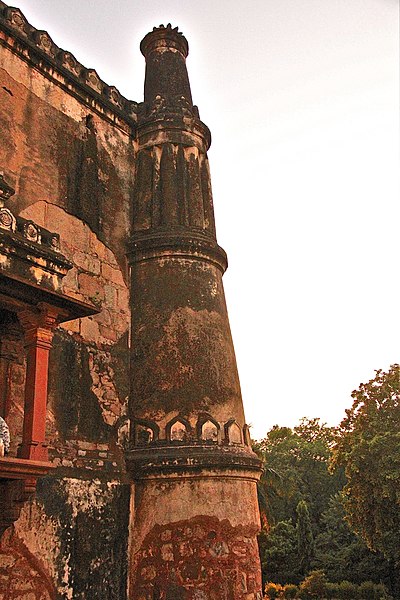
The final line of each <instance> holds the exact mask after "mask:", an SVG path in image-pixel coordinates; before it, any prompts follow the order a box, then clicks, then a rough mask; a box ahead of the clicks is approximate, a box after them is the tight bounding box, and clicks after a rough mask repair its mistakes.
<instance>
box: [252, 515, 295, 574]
mask: <svg viewBox="0 0 400 600" xmlns="http://www.w3.org/2000/svg"><path fill="white" fill-rule="evenodd" d="M260 556H261V565H262V571H263V578H264V581H271V582H274V583H281V584H284V583H296V582H298V581H300V573H299V569H298V563H299V561H298V555H297V539H296V529H295V528H294V527H293V525H292V523H291V522H290V521H280V522H279V523H277V524H276V525H273V526H272V527H271V529H270V530H269V531H268V532H266V531H265V530H264V531H263V532H262V533H261V536H260Z"/></svg>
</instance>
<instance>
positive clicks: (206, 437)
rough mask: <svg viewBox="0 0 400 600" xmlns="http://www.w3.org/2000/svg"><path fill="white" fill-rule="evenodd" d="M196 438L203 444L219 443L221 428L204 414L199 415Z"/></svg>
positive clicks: (209, 416)
mask: <svg viewBox="0 0 400 600" xmlns="http://www.w3.org/2000/svg"><path fill="white" fill-rule="evenodd" d="M196 433H197V438H198V440H200V441H201V442H205V443H214V444H220V443H221V427H220V425H219V423H218V421H216V420H215V419H214V418H213V417H212V416H211V415H209V414H208V413H204V414H202V415H200V417H199V420H198V421H197V425H196Z"/></svg>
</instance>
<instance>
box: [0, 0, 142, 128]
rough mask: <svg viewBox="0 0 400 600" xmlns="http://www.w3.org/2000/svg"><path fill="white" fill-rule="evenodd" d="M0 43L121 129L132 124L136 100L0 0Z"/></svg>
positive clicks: (131, 126) (135, 110)
mask: <svg viewBox="0 0 400 600" xmlns="http://www.w3.org/2000/svg"><path fill="white" fill-rule="evenodd" d="M0 44H1V45H3V46H5V47H7V48H9V49H10V50H11V51H12V52H14V53H15V54H17V55H18V56H19V57H20V58H21V59H22V60H24V61H26V62H28V63H29V64H30V65H31V66H32V67H33V68H35V69H37V70H38V71H40V72H41V73H42V74H43V75H44V76H45V77H47V78H48V79H50V80H51V81H52V82H53V83H55V84H56V85H59V86H60V87H62V88H63V90H64V91H65V92H67V93H68V94H71V95H73V96H75V97H77V98H78V99H79V100H80V101H81V102H83V103H85V104H86V105H87V106H89V107H90V108H92V109H93V110H95V111H97V112H98V113H100V114H101V115H102V116H103V117H104V118H106V119H108V120H109V121H112V122H113V123H114V124H115V125H117V126H119V127H120V128H121V129H127V128H128V129H133V128H134V127H135V123H136V113H137V103H136V102H134V101H132V100H128V99H127V98H125V97H124V96H122V94H121V93H120V92H119V91H118V90H117V88H116V87H115V86H110V85H108V84H106V83H105V82H104V81H103V80H102V79H100V77H99V75H98V74H97V73H96V71H95V69H88V68H86V67H84V66H83V65H82V64H81V63H80V62H79V61H78V60H76V58H75V57H74V56H73V54H71V52H68V51H66V50H63V49H62V48H60V47H59V46H57V45H56V44H55V43H54V42H53V40H52V39H51V37H50V35H49V34H48V33H47V32H46V31H41V30H38V29H36V28H35V27H33V26H32V25H31V24H30V23H28V21H27V19H26V18H25V16H24V14H23V13H22V12H21V11H20V10H19V9H18V8H13V7H11V6H7V5H6V4H5V3H4V2H1V1H0Z"/></svg>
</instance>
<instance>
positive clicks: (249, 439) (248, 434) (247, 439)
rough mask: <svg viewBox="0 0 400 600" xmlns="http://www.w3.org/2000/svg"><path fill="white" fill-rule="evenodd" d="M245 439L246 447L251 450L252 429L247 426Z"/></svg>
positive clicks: (244, 430) (244, 427)
mask: <svg viewBox="0 0 400 600" xmlns="http://www.w3.org/2000/svg"><path fill="white" fill-rule="evenodd" d="M243 438H244V443H245V444H246V446H249V448H251V436H250V427H249V426H248V425H247V424H245V425H244V426H243Z"/></svg>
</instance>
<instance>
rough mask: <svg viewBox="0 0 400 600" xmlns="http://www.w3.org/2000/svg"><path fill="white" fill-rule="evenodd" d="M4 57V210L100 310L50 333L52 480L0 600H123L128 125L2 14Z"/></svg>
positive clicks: (15, 365)
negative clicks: (66, 262) (37, 238)
mask: <svg viewBox="0 0 400 600" xmlns="http://www.w3.org/2000/svg"><path fill="white" fill-rule="evenodd" d="M49 40H50V41H49ZM0 43H1V45H0V171H3V173H4V177H5V179H6V180H7V181H8V183H9V184H10V185H12V186H13V187H14V188H15V190H16V193H15V196H14V197H13V199H12V201H10V208H12V211H13V212H14V214H17V215H19V216H21V217H24V218H26V219H32V220H33V221H34V222H35V223H37V224H38V225H39V226H41V227H44V228H46V229H50V230H51V231H54V232H56V233H59V234H60V238H61V248H60V250H61V252H62V253H63V254H64V255H65V256H66V257H67V258H68V259H70V260H71V262H72V263H73V265H74V266H73V268H72V269H71V270H70V272H69V273H68V275H67V276H66V277H65V279H64V281H63V289H62V291H63V293H65V294H67V295H68V296H71V297H73V298H76V299H79V300H82V301H85V302H88V303H90V304H94V305H95V306H96V307H97V308H98V310H99V313H98V314H97V315H95V316H93V317H88V318H84V319H79V320H76V321H72V322H69V323H65V324H64V325H63V326H60V327H59V328H58V330H57V331H56V333H55V336H54V341H53V348H52V351H51V356H50V372H49V399H48V414H47V441H48V443H49V456H50V460H51V461H52V462H53V463H54V464H55V465H56V466H57V468H56V470H55V472H54V474H53V475H52V476H51V477H48V478H46V479H44V480H43V481H41V482H40V484H39V485H38V489H37V494H36V497H35V498H34V499H33V500H32V501H31V502H30V503H27V504H26V505H25V506H24V508H23V510H22V512H21V515H20V518H19V519H18V521H17V522H16V523H15V525H14V527H13V528H12V529H9V530H8V531H7V532H6V533H5V534H4V536H3V539H2V540H1V546H0V599H1V600H3V599H4V600H5V599H6V598H7V599H9V600H16V599H17V598H20V599H22V598H25V599H29V600H45V599H46V600H47V599H50V598H59V599H73V600H78V599H87V600H91V599H93V600H94V599H97V598H98V599H102V600H103V599H105V598H109V599H118V600H119V599H123V598H125V597H126V570H127V564H126V556H127V544H128V541H127V535H128V518H129V496H130V491H129V485H128V484H127V483H126V481H127V478H126V476H125V465H124V460H123V447H124V444H125V441H126V439H127V436H128V431H127V397H128V330H129V321H130V313H129V293H128V287H127V267H126V260H125V254H126V242H127V236H128V232H129V220H130V212H129V211H130V208H129V207H130V191H131V190H132V188H133V177H134V146H133V135H132V127H133V126H134V115H133V114H131V113H129V111H128V110H127V108H126V107H127V101H126V100H125V99H123V98H122V97H121V96H120V95H119V93H118V91H117V90H115V89H114V88H109V87H107V86H105V84H104V83H103V82H101V80H100V79H99V78H98V76H97V74H96V73H95V71H93V70H87V69H86V70H85V69H84V67H82V65H80V64H79V63H77V61H75V59H74V57H73V56H72V55H70V54H69V53H66V52H64V51H61V50H60V49H59V48H57V47H56V46H55V45H54V43H53V42H52V40H51V38H49V36H48V35H47V34H46V33H45V32H37V31H36V30H34V29H33V28H32V27H31V26H30V25H29V24H27V23H26V21H25V19H24V17H23V16H22V14H21V13H20V12H19V11H18V10H14V9H9V8H8V7H5V5H3V3H2V2H0ZM38 283H39V284H40V282H38ZM1 321H2V322H1V323H0V327H1V332H2V335H1V343H0V378H1V379H0V390H1V393H0V408H1V410H2V411H3V414H6V416H7V421H8V422H9V425H10V429H11V433H12V437H13V442H12V447H11V453H12V454H14V455H15V453H16V449H17V446H18V444H19V443H20V441H21V431H22V415H23V406H22V403H23V390H24V384H25V353H24V347H23V340H22V332H21V329H20V327H19V325H18V322H17V321H15V319H12V318H11V316H10V315H9V314H5V313H4V314H3V315H2V316H1Z"/></svg>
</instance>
